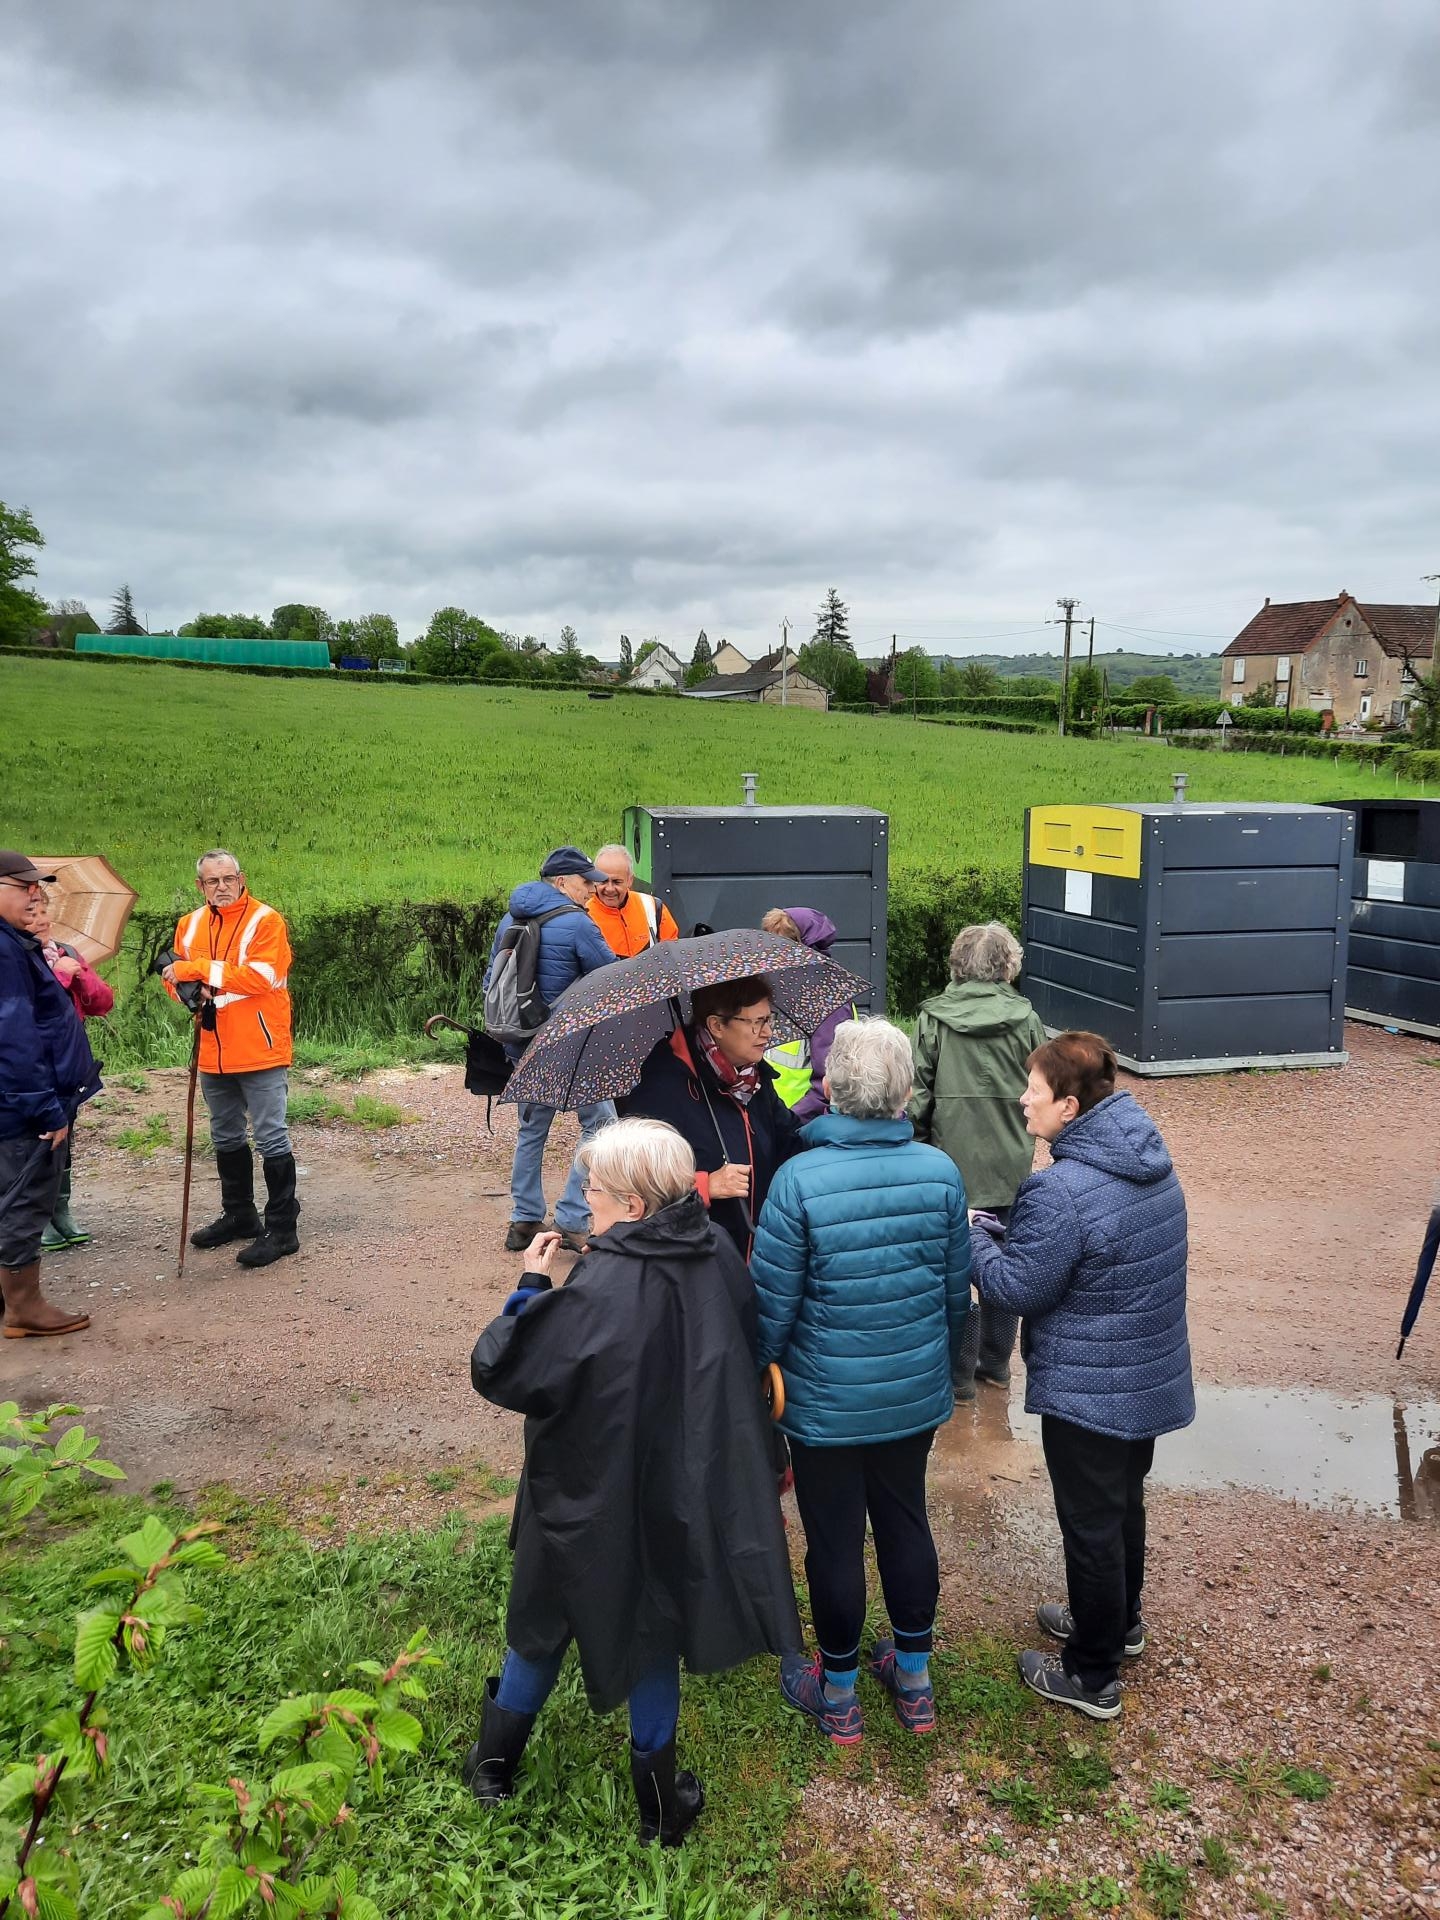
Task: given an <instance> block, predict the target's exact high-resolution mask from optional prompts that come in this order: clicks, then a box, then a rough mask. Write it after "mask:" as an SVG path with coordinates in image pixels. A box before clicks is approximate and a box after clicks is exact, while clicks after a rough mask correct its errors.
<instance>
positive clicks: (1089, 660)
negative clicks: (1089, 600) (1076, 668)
mask: <svg viewBox="0 0 1440 1920" xmlns="http://www.w3.org/2000/svg"><path fill="white" fill-rule="evenodd" d="M1085 664H1086V666H1087V667H1093V666H1094V664H1095V616H1094V614H1093V613H1092V614H1091V616H1090V644H1089V646H1088V647H1087V648H1086V650H1085Z"/></svg>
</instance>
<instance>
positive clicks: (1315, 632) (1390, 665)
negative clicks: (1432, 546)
mask: <svg viewBox="0 0 1440 1920" xmlns="http://www.w3.org/2000/svg"><path fill="white" fill-rule="evenodd" d="M1435 628H1436V610H1435V608H1434V607H1433V606H1393V605H1386V606H1381V605H1379V604H1377V603H1376V602H1374V601H1367V602H1366V603H1365V605H1363V606H1362V605H1361V604H1360V602H1359V601H1358V600H1356V599H1355V597H1354V596H1353V595H1352V594H1349V593H1346V592H1344V591H1343V590H1342V591H1341V592H1340V593H1338V594H1337V595H1336V596H1335V598H1334V599H1333V600H1286V601H1275V602H1272V601H1269V600H1267V601H1266V602H1265V605H1264V606H1263V607H1262V608H1261V609H1260V611H1259V613H1257V614H1256V615H1255V618H1254V619H1253V620H1252V621H1251V622H1250V624H1249V625H1248V626H1247V627H1245V628H1244V629H1242V631H1241V632H1240V633H1238V634H1237V635H1236V636H1235V638H1234V639H1233V640H1232V641H1231V642H1230V644H1229V646H1228V647H1226V648H1225V650H1224V652H1223V653H1222V654H1221V656H1220V662H1221V665H1220V697H1221V699H1222V700H1225V701H1227V702H1228V703H1229V704H1230V705H1231V706H1232V707H1238V706H1241V705H1242V704H1243V703H1244V700H1245V697H1246V695H1247V694H1250V693H1253V692H1254V691H1255V689H1256V688H1257V687H1263V686H1267V685H1268V686H1269V687H1271V688H1272V689H1273V704H1274V705H1275V706H1277V707H1284V708H1286V709H1287V710H1289V711H1294V710H1299V709H1301V708H1309V709H1311V710H1312V711H1314V712H1318V713H1326V712H1328V713H1332V714H1333V715H1334V717H1335V725H1336V726H1337V727H1344V726H1364V725H1365V724H1366V723H1367V722H1369V721H1372V720H1383V721H1384V722H1385V723H1386V724H1387V725H1388V726H1403V725H1404V724H1405V720H1406V718H1407V716H1408V713H1409V708H1410V695H1411V692H1412V691H1413V688H1414V685H1415V682H1414V678H1413V677H1412V673H1411V669H1412V668H1413V669H1414V671H1415V672H1417V673H1428V672H1429V670H1430V665H1431V662H1432V661H1433V659H1434V657H1435Z"/></svg>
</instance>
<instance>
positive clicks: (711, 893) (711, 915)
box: [623, 806, 890, 1010]
mask: <svg viewBox="0 0 1440 1920" xmlns="http://www.w3.org/2000/svg"><path fill="white" fill-rule="evenodd" d="M623 837H624V842H625V845H626V847H627V848H628V849H629V852H630V857H631V859H632V860H633V861H634V863H635V873H636V877H637V878H638V879H639V880H641V881H642V882H643V883H644V884H645V885H646V886H647V887H649V888H651V889H652V890H653V891H654V892H655V893H657V894H659V895H660V897H661V899H662V900H664V902H665V904H666V905H667V906H668V907H669V909H670V911H671V913H673V914H674V916H675V919H676V921H677V923H678V925H679V928H680V931H681V933H682V934H689V933H691V932H692V931H693V930H694V928H695V927H696V926H697V925H701V926H707V927H713V928H715V929H716V931H717V932H718V931H719V930H720V929H722V928H725V927H758V926H759V924H760V920H761V916H762V915H763V914H765V913H766V912H767V911H768V910H769V909H770V908H771V907H816V908H818V909H819V911H820V912H822V913H828V914H829V916H830V918H831V919H832V920H833V921H834V922H835V927H836V940H835V945H834V946H833V947H832V948H831V950H830V951H831V954H832V956H833V957H834V958H835V959H836V960H838V961H839V962H840V964H841V965H842V966H846V967H849V968H850V970H851V972H852V973H858V974H859V975H860V976H861V977H862V978H863V979H866V980H868V981H869V982H870V985H871V988H872V993H873V998H872V1002H871V1004H872V1005H873V1006H874V1007H876V1008H879V1009H881V1010H883V1009H884V1006H885V913H886V906H887V895H888V889H889V872H890V867H889V847H890V821H889V816H888V815H886V814H883V813H877V812H876V811H875V809H874V808H873V807H758V806H756V807H627V808H626V810H625V827H624V835H623Z"/></svg>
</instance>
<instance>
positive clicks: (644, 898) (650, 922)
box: [640, 893, 660, 947]
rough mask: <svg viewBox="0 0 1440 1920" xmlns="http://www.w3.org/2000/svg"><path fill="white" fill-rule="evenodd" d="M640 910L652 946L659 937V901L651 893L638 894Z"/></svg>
mask: <svg viewBox="0 0 1440 1920" xmlns="http://www.w3.org/2000/svg"><path fill="white" fill-rule="evenodd" d="M640 911H641V912H642V913H643V914H644V916H645V925H646V926H647V927H648V928H649V929H650V944H651V946H652V947H653V946H654V945H655V942H656V941H657V940H658V939H659V938H660V902H659V901H658V900H657V899H656V898H655V896H654V894H653V893H642V894H641V895H640Z"/></svg>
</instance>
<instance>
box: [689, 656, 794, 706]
mask: <svg viewBox="0 0 1440 1920" xmlns="http://www.w3.org/2000/svg"><path fill="white" fill-rule="evenodd" d="M685 697H686V699H687V700H744V701H749V702H750V703H751V704H758V705H761V706H766V707H781V706H785V707H814V708H817V709H818V710H819V711H820V712H821V713H824V712H825V711H826V709H827V708H828V707H829V705H830V696H829V694H828V693H827V692H826V691H825V689H824V687H822V686H821V684H820V682H819V681H818V680H812V679H811V678H810V676H809V674H806V673H801V672H800V670H799V668H798V667H797V666H796V664H795V654H794V651H793V649H791V648H789V647H787V648H786V649H785V656H784V661H783V670H782V661H781V656H780V650H779V648H777V649H776V650H775V652H774V653H767V654H766V655H765V656H764V658H763V659H761V660H757V661H756V663H755V665H754V666H753V667H747V668H746V669H745V671H744V672H743V673H733V672H731V673H717V674H713V675H712V676H711V677H710V679H708V680H702V681H701V682H700V684H699V686H698V687H690V688H688V689H687V690H686V695H685Z"/></svg>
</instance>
